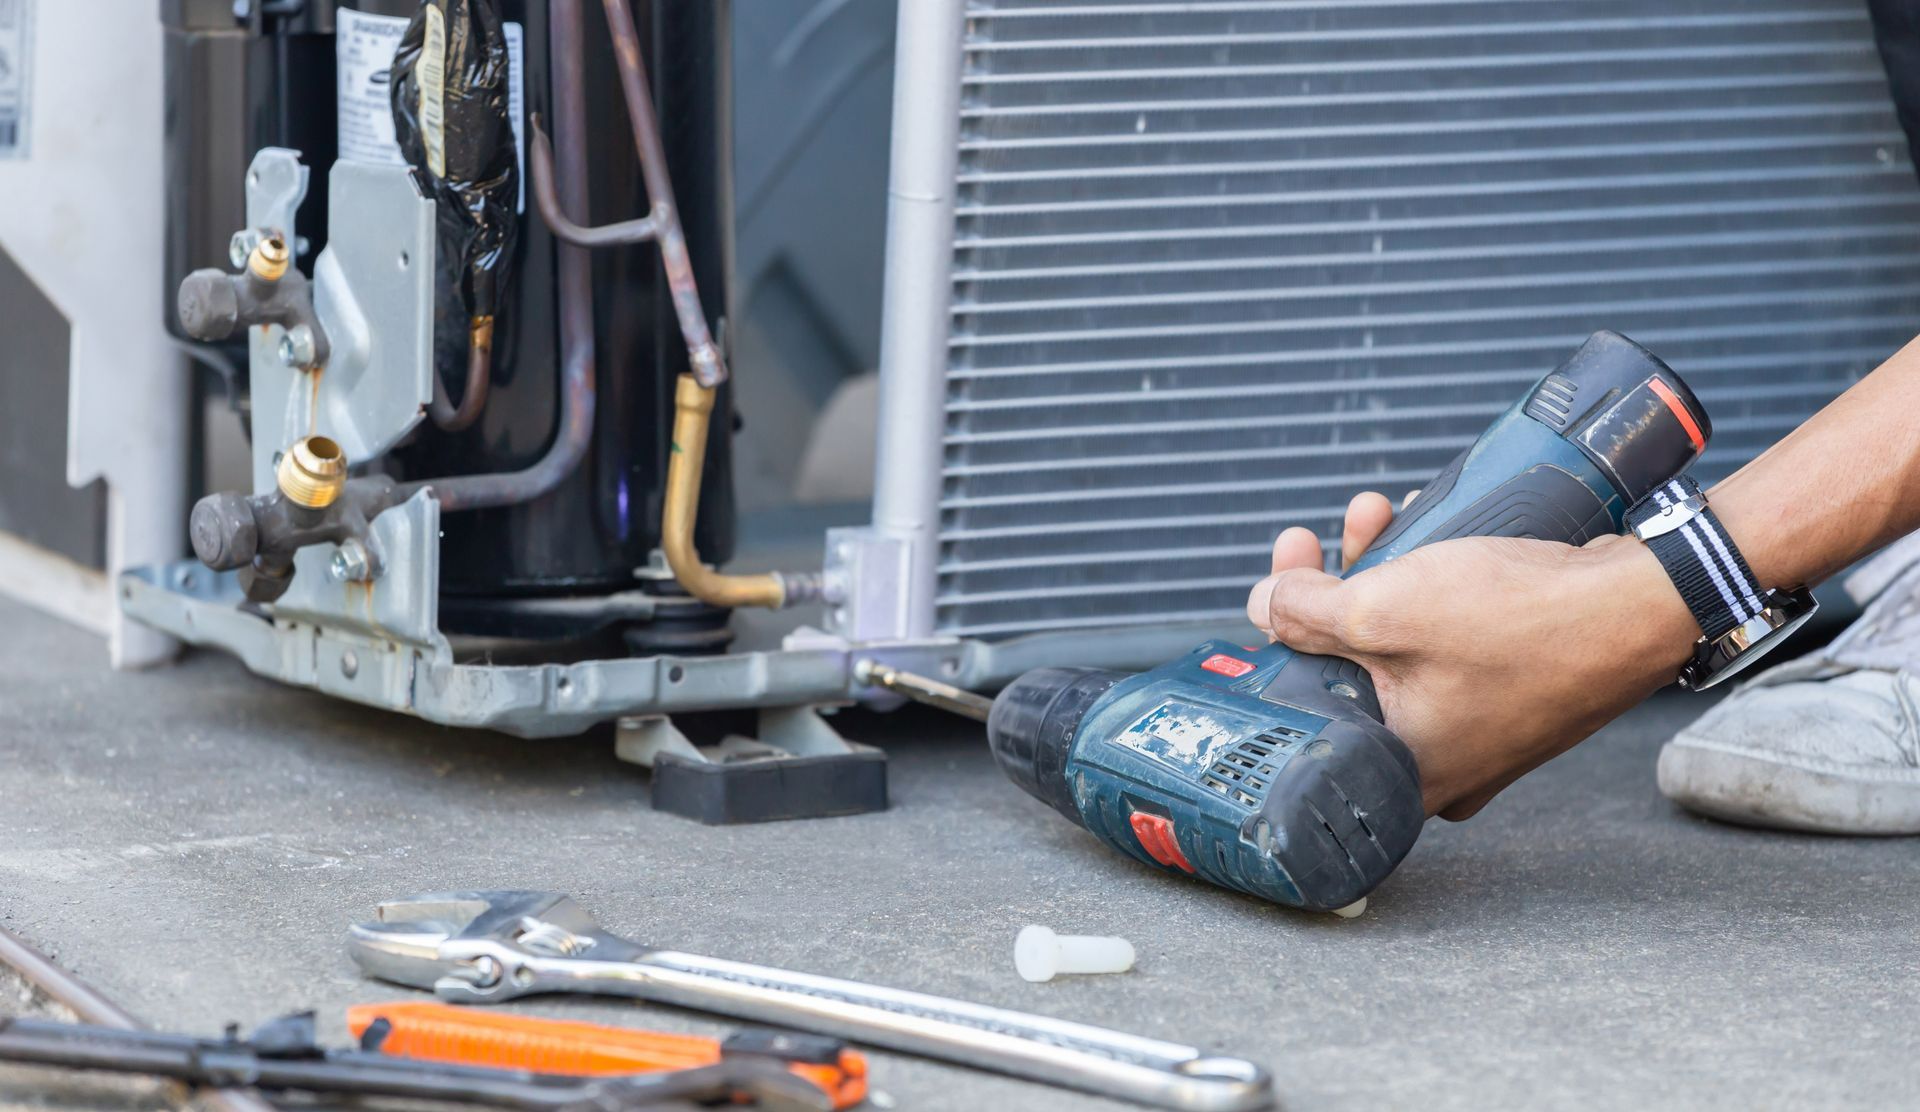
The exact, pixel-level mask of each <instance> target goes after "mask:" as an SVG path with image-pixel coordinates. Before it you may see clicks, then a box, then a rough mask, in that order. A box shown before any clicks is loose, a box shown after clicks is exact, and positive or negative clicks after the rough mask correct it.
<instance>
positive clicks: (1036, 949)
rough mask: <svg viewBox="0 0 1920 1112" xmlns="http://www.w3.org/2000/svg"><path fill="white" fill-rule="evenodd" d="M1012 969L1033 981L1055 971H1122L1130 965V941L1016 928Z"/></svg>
mask: <svg viewBox="0 0 1920 1112" xmlns="http://www.w3.org/2000/svg"><path fill="white" fill-rule="evenodd" d="M1013 968H1014V969H1015V970H1016V971H1018V972H1019V974H1020V976H1021V977H1022V978H1023V979H1025V980H1029V981H1033V982H1035V983H1036V984H1037V983H1039V982H1042V981H1051V980H1053V978H1054V975H1055V974H1058V973H1125V972H1126V971H1127V970H1129V969H1132V968H1133V943H1131V942H1128V941H1127V940H1126V939H1124V938H1106V937H1101V936H1099V935H1089V934H1055V933H1053V932H1052V931H1050V930H1048V929H1047V928H1045V927H1041V926H1028V927H1022V928H1020V935H1019V937H1018V938H1015V939H1014V940H1013Z"/></svg>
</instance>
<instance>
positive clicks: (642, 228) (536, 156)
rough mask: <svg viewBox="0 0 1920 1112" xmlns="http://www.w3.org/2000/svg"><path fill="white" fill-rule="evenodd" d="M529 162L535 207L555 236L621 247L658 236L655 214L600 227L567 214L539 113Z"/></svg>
mask: <svg viewBox="0 0 1920 1112" xmlns="http://www.w3.org/2000/svg"><path fill="white" fill-rule="evenodd" d="M527 164H528V165H529V166H531V167H532V168H533V204H534V207H535V208H537V209H539V210H540V219H541V220H543V221H545V222H546V225H547V230H548V231H550V232H552V233H553V234H554V236H555V238H557V239H563V240H565V241H567V242H568V243H571V244H573V245H575V246H576V247H620V246H624V245H626V244H630V243H646V242H647V241H649V240H651V239H653V238H654V235H655V233H656V232H657V230H658V229H657V228H655V226H654V223H653V217H651V216H642V217H641V218H639V219H638V220H622V221H620V222H619V223H617V224H601V225H598V226H597V227H588V226H586V225H584V224H575V223H574V222H573V221H572V220H570V219H568V218H567V213H566V210H565V209H564V208H562V207H561V206H560V198H559V196H558V195H556V194H555V193H554V189H553V144H552V143H550V142H548V141H547V131H546V128H544V127H542V126H540V117H539V116H535V117H534V118H533V143H532V146H531V149H530V150H529V151H528V153H527Z"/></svg>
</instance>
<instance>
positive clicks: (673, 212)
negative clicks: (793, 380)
mask: <svg viewBox="0 0 1920 1112" xmlns="http://www.w3.org/2000/svg"><path fill="white" fill-rule="evenodd" d="M602 6H603V7H604V8H605V9H606V13H607V29H608V30H609V31H610V32H612V34H613V56H614V60H615V61H617V62H618V63H619V68H620V93H621V96H622V97H623V98H624V99H625V100H626V102H627V120H628V121H629V122H630V123H631V124H632V125H633V145H634V149H635V150H636V151H637V153H638V154H639V156H640V174H641V177H642V178H643V179H644V180H645V181H646V185H647V198H648V199H649V200H650V201H652V203H653V211H652V214H651V216H652V219H653V223H654V225H655V235H656V237H657V238H658V240H659V243H660V263H661V265H662V266H663V267H664V268H665V269H666V272H667V289H668V290H669V291H670V292H671V294H672V296H673V315H674V316H676V317H678V318H679V320H680V334H681V335H682V336H683V337H685V339H686V341H687V358H688V360H689V362H690V364H691V370H692V371H693V377H695V378H697V379H699V380H700V385H702V386H705V387H707V388H708V389H712V388H713V387H715V386H718V385H720V384H721V383H722V382H725V381H726V380H727V365H726V363H725V361H724V360H722V359H721V357H720V349H719V348H718V347H717V346H715V344H714V342H713V336H712V334H711V333H709V332H708V331H707V314H706V312H705V311H704V310H703V309H701V307H700V287H699V285H697V284H696V283H695V282H694V278H693V259H692V257H691V256H689V255H688V254H687V237H686V235H685V233H683V232H682V231H681V230H680V212H679V209H677V208H675V207H674V203H673V179H672V177H671V176H669V175H668V173H667V151H666V148H665V147H664V146H662V145H661V143H660V121H659V120H658V119H657V118H656V117H655V116H654V112H653V97H652V96H651V95H650V94H649V93H648V92H647V85H648V82H647V64H646V62H645V60H644V59H642V58H641V56H640V34H639V32H637V31H635V30H634V29H633V13H632V12H631V11H629V10H628V9H627V0H605V2H604V4H603V5H602Z"/></svg>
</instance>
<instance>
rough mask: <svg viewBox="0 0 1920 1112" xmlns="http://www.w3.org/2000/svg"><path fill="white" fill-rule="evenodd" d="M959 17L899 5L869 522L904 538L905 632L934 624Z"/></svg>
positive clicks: (922, 632)
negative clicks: (877, 417) (876, 431)
mask: <svg viewBox="0 0 1920 1112" xmlns="http://www.w3.org/2000/svg"><path fill="white" fill-rule="evenodd" d="M965 27H966V4H965V2H964V0H903V2H902V3H901V4H900V19H899V31H898V34H897V36H896V43H897V45H896V46H895V53H894V59H895V60H894V83H893V152H892V166H891V168H890V170H889V177H888V184H887V254H886V274H885V277H884V279H883V303H884V304H883V309H882V312H881V316H880V429H879V439H878V444H877V447H876V459H875V463H874V490H873V527H874V530H875V531H876V532H877V533H879V534H880V535H881V536H883V537H887V538H891V539H894V540H898V541H902V542H904V543H905V545H906V547H907V553H908V558H907V559H908V566H907V581H906V584H905V587H906V590H905V592H904V595H905V598H904V600H903V602H902V603H901V604H900V611H901V612H900V613H898V614H897V615H895V616H894V620H893V622H892V623H891V632H892V633H893V634H894V635H896V636H898V637H901V638H905V639H918V638H924V637H929V636H931V635H932V634H933V629H934V588H935V578H936V576H935V564H936V561H937V559H938V556H939V548H940V545H939V527H940V506H939V502H940V463H941V456H942V451H943V449H942V445H941V434H942V432H944V431H945V429H946V400H947V397H946V370H947V361H948V351H947V334H948V329H949V327H950V325H951V321H950V318H949V316H948V302H949V300H950V299H951V297H952V293H953V234H954V221H953V208H954V200H955V192H956V185H955V183H956V181H957V180H958V179H957V177H956V174H957V172H958V168H959V144H960V79H961V66H962V62H963V59H964V51H963V49H962V48H963V43H964V38H965Z"/></svg>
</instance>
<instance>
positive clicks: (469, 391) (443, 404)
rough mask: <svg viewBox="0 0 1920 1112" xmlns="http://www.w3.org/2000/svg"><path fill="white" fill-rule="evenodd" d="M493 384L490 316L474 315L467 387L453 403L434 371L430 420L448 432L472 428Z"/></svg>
mask: <svg viewBox="0 0 1920 1112" xmlns="http://www.w3.org/2000/svg"><path fill="white" fill-rule="evenodd" d="M492 385H493V317H492V315H491V314H489V315H487V316H484V317H475V318H473V320H472V322H470V323H469V325H468V327H467V388H466V390H465V391H463V392H462V393H461V395H460V404H459V406H457V407H456V406H455V405H454V404H453V402H452V401H451V400H449V399H448V398H447V384H446V383H445V382H442V381H441V380H440V375H439V374H438V373H437V372H436V373H435V374H434V376H433V401H432V402H431V403H429V404H428V406H427V413H428V415H429V416H431V417H432V418H433V423H434V424H435V425H438V426H439V427H440V428H442V429H444V430H446V431H447V432H460V431H462V430H464V429H467V428H471V427H472V425H473V423H474V422H475V421H477V420H479V419H480V411H481V410H483V409H485V408H487V391H488V389H489V388H490V387H491V386H492Z"/></svg>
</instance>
